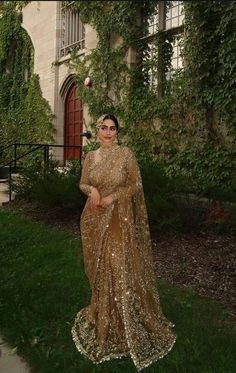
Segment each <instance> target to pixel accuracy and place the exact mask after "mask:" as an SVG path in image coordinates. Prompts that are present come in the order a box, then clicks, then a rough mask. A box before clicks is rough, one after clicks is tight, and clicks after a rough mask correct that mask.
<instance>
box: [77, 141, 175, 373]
mask: <svg viewBox="0 0 236 373" xmlns="http://www.w3.org/2000/svg"><path fill="white" fill-rule="evenodd" d="M91 185H93V186H95V187H96V188H97V189H98V190H99V192H100V195H101V196H102V197H104V196H107V195H109V194H112V196H113V199H114V201H113V203H112V204H111V205H109V206H108V207H107V208H106V209H104V208H102V207H98V208H96V209H94V208H92V206H91V204H90V197H89V193H90V186H91ZM80 188H81V190H82V191H83V192H84V193H85V194H87V195H88V199H87V201H86V204H85V207H84V210H83V212H82V216H81V237H82V244H83V255H84V265H85V271H86V275H87V277H88V279H89V283H90V287H91V290H92V297H91V304H90V305H88V306H87V307H85V308H83V309H81V310H80V311H79V312H78V313H77V315H76V318H75V321H74V325H73V327H72V330H71V333H72V338H73V340H74V342H75V345H76V347H77V349H78V350H79V351H80V352H81V353H82V354H84V355H85V356H86V357H88V358H89V359H90V360H91V361H93V363H95V364H98V363H101V362H103V361H105V360H110V359H113V358H121V357H125V356H129V357H131V358H132V360H133V362H134V364H135V366H136V368H137V370H141V369H143V368H145V367H147V366H148V365H150V364H151V363H153V362H155V361H157V360H158V359H160V358H162V357H163V356H164V355H166V354H167V353H168V352H169V351H170V350H171V349H172V347H173V345H174V343H175V341H176V334H175V333H174V332H173V330H172V328H173V327H174V326H175V324H173V323H172V322H170V321H169V320H167V319H166V317H165V316H164V315H163V312H162V309H161V306H160V301H159V295H158V290H157V287H156V276H155V272H154V266H153V258H152V246H151V239H150V231H149V223H148V216H147V211H146V204H145V200H144V193H143V186H142V179H141V174H140V170H139V166H138V163H137V160H136V158H135V156H134V154H133V152H132V151H131V150H130V149H129V148H128V147H124V146H120V145H117V144H114V145H112V147H111V148H110V149H109V151H108V152H107V153H106V154H105V155H104V156H103V158H102V159H101V160H100V161H99V162H96V163H95V159H94V152H93V151H90V152H89V153H88V154H87V155H86V158H85V160H84V164H83V170H82V175H81V180H80Z"/></svg>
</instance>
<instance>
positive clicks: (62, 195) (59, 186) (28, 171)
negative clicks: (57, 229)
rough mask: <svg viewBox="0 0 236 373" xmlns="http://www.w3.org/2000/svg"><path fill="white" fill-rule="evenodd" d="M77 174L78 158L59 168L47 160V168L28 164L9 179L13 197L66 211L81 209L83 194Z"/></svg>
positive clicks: (55, 163)
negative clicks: (11, 183) (15, 195)
mask: <svg viewBox="0 0 236 373" xmlns="http://www.w3.org/2000/svg"><path fill="white" fill-rule="evenodd" d="M80 175H81V165H80V162H79V161H71V162H70V163H69V164H68V166H67V167H66V168H63V169H62V168H60V167H59V164H58V163H57V162H55V161H50V162H49V165H48V167H47V168H43V167H42V166H41V167H40V168H38V165H37V164H31V165H29V166H28V167H25V168H23V169H22V170H21V175H20V177H19V179H17V180H15V181H14V183H13V191H15V192H16V194H17V198H23V199H26V200H29V201H38V202H40V203H41V204H43V205H46V206H50V207H55V208H58V209H64V210H69V211H80V212H81V211H82V209H83V206H84V203H85V196H84V194H83V193H82V192H81V191H80V189H79V187H78V184H79V180H80Z"/></svg>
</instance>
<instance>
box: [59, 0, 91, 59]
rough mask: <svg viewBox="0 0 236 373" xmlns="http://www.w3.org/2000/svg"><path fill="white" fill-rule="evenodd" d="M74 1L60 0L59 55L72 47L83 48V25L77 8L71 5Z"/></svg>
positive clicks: (69, 50)
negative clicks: (61, 0)
mask: <svg viewBox="0 0 236 373" xmlns="http://www.w3.org/2000/svg"><path fill="white" fill-rule="evenodd" d="M74 3H75V2H74V1H71V2H68V1H63V2H62V9H61V32H62V34H61V48H60V57H63V56H66V55H67V54H68V53H70V52H71V50H72V49H73V48H78V49H83V48H85V27H84V24H83V23H82V22H81V20H80V17H79V12H78V10H77V9H75V8H74V7H73V4H74Z"/></svg>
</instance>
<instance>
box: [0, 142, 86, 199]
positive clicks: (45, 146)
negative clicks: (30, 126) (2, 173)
mask: <svg viewBox="0 0 236 373" xmlns="http://www.w3.org/2000/svg"><path fill="white" fill-rule="evenodd" d="M22 146H27V147H30V148H32V146H34V148H33V149H30V150H29V151H27V152H25V153H23V154H21V155H17V150H18V148H19V147H22ZM9 148H12V149H13V158H12V159H10V160H7V161H4V162H3V163H2V164H1V163H0V170H1V169H3V168H6V167H9V170H8V177H9V200H10V201H12V174H13V172H16V170H17V161H19V160H20V159H23V158H25V157H26V156H27V155H29V154H32V153H34V152H36V150H39V149H43V164H44V169H46V168H47V167H48V164H49V155H50V152H49V149H50V148H63V149H64V150H65V149H66V148H79V149H80V152H79V160H80V161H81V155H82V146H81V145H56V144H20V143H14V144H9V145H6V146H4V147H1V148H0V152H1V153H0V155H1V157H2V156H3V152H4V151H5V150H8V149H9ZM0 159H1V158H0Z"/></svg>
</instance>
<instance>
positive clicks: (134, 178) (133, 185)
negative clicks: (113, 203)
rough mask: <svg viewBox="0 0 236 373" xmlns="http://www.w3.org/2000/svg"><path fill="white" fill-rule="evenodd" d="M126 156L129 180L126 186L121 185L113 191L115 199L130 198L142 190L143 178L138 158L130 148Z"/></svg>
mask: <svg viewBox="0 0 236 373" xmlns="http://www.w3.org/2000/svg"><path fill="white" fill-rule="evenodd" d="M125 156H126V167H127V182H126V185H125V186H119V187H117V188H116V190H115V191H114V192H113V193H111V196H112V198H113V200H116V199H121V198H130V197H131V196H132V195H134V194H135V193H137V192H138V191H140V190H142V179H141V174H140V169H139V165H138V162H137V159H136V157H135V155H134V154H133V152H132V151H131V150H130V149H129V148H127V154H126V155H125Z"/></svg>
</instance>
